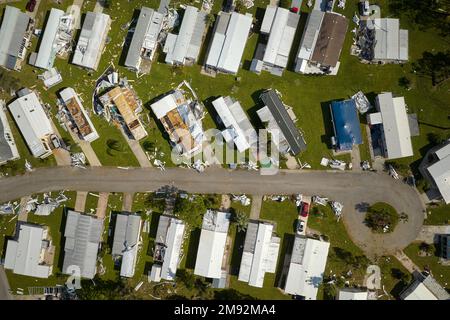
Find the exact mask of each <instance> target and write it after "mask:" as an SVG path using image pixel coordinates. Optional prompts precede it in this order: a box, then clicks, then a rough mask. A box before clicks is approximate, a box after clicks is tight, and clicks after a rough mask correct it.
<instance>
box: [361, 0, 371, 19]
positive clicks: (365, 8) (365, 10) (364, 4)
mask: <svg viewBox="0 0 450 320" xmlns="http://www.w3.org/2000/svg"><path fill="white" fill-rule="evenodd" d="M359 10H360V12H361V15H362V16H368V15H369V14H370V9H369V1H368V0H365V1H361V2H360V3H359Z"/></svg>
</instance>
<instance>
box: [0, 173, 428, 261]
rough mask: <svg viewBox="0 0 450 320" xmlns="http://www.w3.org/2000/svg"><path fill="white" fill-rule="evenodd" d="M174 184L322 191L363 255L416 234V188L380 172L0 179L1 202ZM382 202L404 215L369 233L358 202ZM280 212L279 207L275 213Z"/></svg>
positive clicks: (198, 188) (420, 209)
mask: <svg viewBox="0 0 450 320" xmlns="http://www.w3.org/2000/svg"><path fill="white" fill-rule="evenodd" d="M164 185H174V186H176V187H178V188H179V189H181V190H185V191H187V192H192V193H218V194H225V193H236V194H237V193H247V194H253V195H263V194H294V193H304V194H309V195H316V194H317V195H323V196H326V197H328V198H330V199H333V200H337V201H339V202H341V203H343V205H344V213H343V221H344V224H345V226H346V228H347V231H348V233H349V234H350V237H351V238H352V239H353V241H354V242H355V243H356V244H358V245H359V246H360V247H361V248H362V249H363V250H364V251H365V252H366V254H367V255H369V256H371V257H374V256H379V255H382V254H392V253H394V252H395V251H396V250H398V249H403V248H404V247H406V246H407V245H408V244H409V243H411V242H412V241H413V240H414V239H415V238H416V237H417V235H418V234H419V231H420V228H421V226H422V223H423V219H424V210H425V208H424V206H423V203H422V202H421V200H420V198H419V196H418V193H417V191H416V190H415V189H414V188H411V187H410V186H408V185H406V184H404V183H403V182H401V181H398V180H394V179H392V178H391V177H389V176H388V175H386V174H383V173H373V172H328V171H295V170H281V171H280V172H279V173H278V174H277V175H272V176H262V175H260V174H259V172H256V171H244V170H242V171H231V170H226V169H222V168H208V169H207V170H206V172H204V173H197V172H196V171H194V170H189V169H181V168H170V169H167V170H166V171H160V170H159V169H156V168H130V169H129V170H124V169H119V168H115V167H89V168H87V169H86V170H83V169H77V168H72V167H52V168H44V169H37V170H35V171H34V172H32V173H26V174H25V175H22V176H15V177H10V178H0V202H4V201H8V200H13V199H18V198H20V197H22V196H25V195H29V194H32V193H38V192H46V191H57V190H77V191H95V192H145V191H154V190H156V189H158V188H159V187H161V186H164ZM377 201H384V202H387V203H389V204H391V205H392V206H393V207H395V208H396V209H397V211H398V212H405V213H407V214H408V216H409V220H408V222H406V223H402V222H400V223H399V225H398V226H397V228H396V229H395V230H394V232H392V233H389V234H385V235H380V234H373V233H372V232H370V230H369V229H368V228H367V227H366V226H365V225H364V224H363V220H364V212H361V211H360V210H359V209H358V208H359V207H360V206H361V204H363V205H364V204H373V203H374V202H377ZM282 214H283V213H282V212H280V215H282Z"/></svg>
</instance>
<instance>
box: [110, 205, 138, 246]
mask: <svg viewBox="0 0 450 320" xmlns="http://www.w3.org/2000/svg"><path fill="white" fill-rule="evenodd" d="M140 228H141V216H139V215H133V214H123V213H119V214H117V216H116V225H115V228H114V241H113V247H112V250H111V254H113V255H122V254H123V253H124V252H125V251H126V250H127V249H128V248H129V247H134V246H135V245H137V243H138V241H139V234H140Z"/></svg>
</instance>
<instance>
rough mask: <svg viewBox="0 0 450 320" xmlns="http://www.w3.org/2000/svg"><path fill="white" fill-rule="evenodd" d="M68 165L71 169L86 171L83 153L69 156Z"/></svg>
mask: <svg viewBox="0 0 450 320" xmlns="http://www.w3.org/2000/svg"><path fill="white" fill-rule="evenodd" d="M70 164H71V166H72V167H77V168H82V169H86V155H85V154H84V153H83V152H78V153H72V154H70Z"/></svg>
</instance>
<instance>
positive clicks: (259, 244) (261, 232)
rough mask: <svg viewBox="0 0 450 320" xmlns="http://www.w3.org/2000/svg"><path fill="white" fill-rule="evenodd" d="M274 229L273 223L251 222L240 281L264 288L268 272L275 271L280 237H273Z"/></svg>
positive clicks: (240, 269) (246, 237)
mask: <svg viewBox="0 0 450 320" xmlns="http://www.w3.org/2000/svg"><path fill="white" fill-rule="evenodd" d="M272 231H273V225H272V224H268V223H263V222H249V224H248V226H247V233H246V236H245V244H244V252H243V255H242V259H241V266H240V268H239V278H238V279H239V280H240V281H245V282H248V284H249V285H250V286H253V287H258V288H262V287H263V285H264V276H265V274H266V272H271V273H273V272H275V269H276V262H277V258H278V251H279V248H280V238H277V237H273V236H272Z"/></svg>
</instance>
